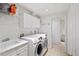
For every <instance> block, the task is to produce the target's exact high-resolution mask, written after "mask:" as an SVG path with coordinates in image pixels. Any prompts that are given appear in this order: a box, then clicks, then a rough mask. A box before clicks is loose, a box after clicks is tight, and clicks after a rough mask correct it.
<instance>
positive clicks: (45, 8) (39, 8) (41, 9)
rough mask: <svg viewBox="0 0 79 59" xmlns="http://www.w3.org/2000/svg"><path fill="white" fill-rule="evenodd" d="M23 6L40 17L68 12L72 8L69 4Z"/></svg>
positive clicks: (30, 4)
mask: <svg viewBox="0 0 79 59" xmlns="http://www.w3.org/2000/svg"><path fill="white" fill-rule="evenodd" d="M21 5H22V6H24V7H25V8H28V9H30V10H32V11H34V12H35V13H37V14H39V15H40V16H44V15H49V14H53V13H62V12H66V11H67V10H68V9H69V6H70V4H68V3H22V4H21Z"/></svg>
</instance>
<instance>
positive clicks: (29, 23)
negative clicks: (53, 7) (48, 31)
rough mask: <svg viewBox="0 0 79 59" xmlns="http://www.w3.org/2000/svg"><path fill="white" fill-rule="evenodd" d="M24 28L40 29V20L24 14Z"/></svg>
mask: <svg viewBox="0 0 79 59" xmlns="http://www.w3.org/2000/svg"><path fill="white" fill-rule="evenodd" d="M24 28H40V19H38V18H36V17H34V16H32V15H29V14H26V13H24Z"/></svg>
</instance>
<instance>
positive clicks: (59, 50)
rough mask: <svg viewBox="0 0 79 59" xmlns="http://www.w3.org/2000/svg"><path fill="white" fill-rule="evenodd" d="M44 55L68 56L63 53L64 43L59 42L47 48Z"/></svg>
mask: <svg viewBox="0 0 79 59" xmlns="http://www.w3.org/2000/svg"><path fill="white" fill-rule="evenodd" d="M45 56H68V55H67V54H66V53H65V44H64V43H63V42H61V43H60V44H58V45H54V46H53V48H51V49H48V52H47V53H46V55H45Z"/></svg>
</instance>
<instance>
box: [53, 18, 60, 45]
mask: <svg viewBox="0 0 79 59" xmlns="http://www.w3.org/2000/svg"><path fill="white" fill-rule="evenodd" d="M60 36H61V33H60V20H59V19H58V18H57V19H56V18H55V19H53V20H52V44H53V45H55V44H59V43H60Z"/></svg>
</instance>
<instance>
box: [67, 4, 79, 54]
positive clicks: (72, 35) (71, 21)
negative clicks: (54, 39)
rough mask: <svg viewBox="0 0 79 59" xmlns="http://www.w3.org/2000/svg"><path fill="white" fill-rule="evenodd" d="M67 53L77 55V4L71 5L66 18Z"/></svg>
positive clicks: (78, 17)
mask: <svg viewBox="0 0 79 59" xmlns="http://www.w3.org/2000/svg"><path fill="white" fill-rule="evenodd" d="M66 27H67V52H68V54H70V55H79V4H71V7H70V10H69V14H68V18H67V26H66Z"/></svg>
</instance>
